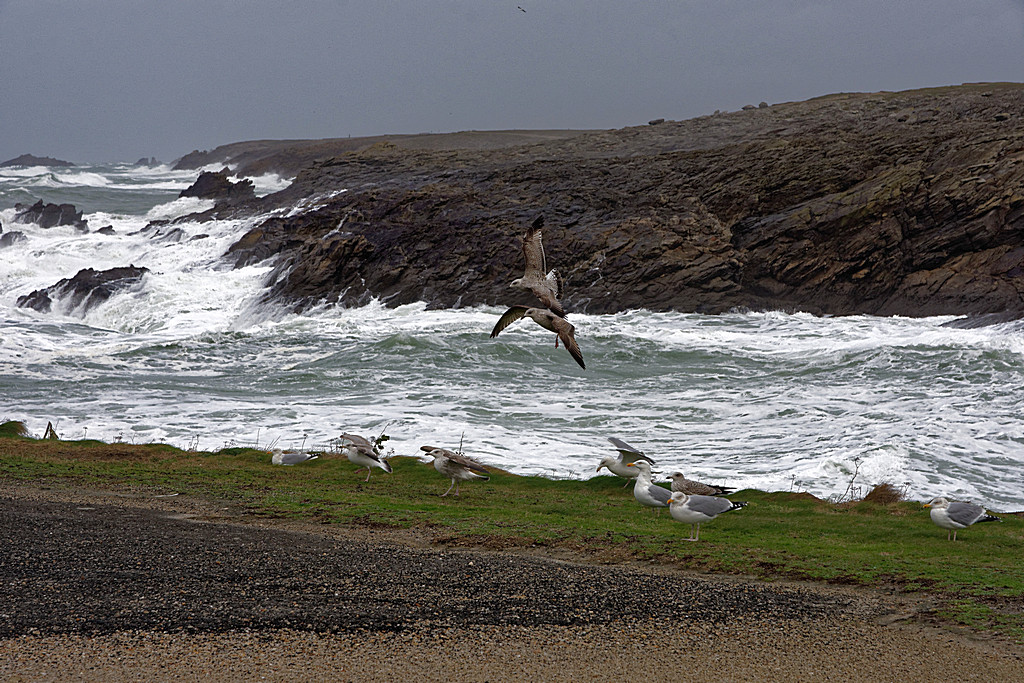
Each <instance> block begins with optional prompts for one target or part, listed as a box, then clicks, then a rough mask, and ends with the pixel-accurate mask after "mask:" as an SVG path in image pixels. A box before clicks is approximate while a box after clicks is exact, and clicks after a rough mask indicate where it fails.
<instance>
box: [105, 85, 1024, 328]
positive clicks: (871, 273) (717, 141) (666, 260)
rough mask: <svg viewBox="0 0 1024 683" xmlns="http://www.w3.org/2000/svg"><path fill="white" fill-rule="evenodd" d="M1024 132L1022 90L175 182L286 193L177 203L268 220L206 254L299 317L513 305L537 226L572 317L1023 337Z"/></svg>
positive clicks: (561, 134)
mask: <svg viewBox="0 0 1024 683" xmlns="http://www.w3.org/2000/svg"><path fill="white" fill-rule="evenodd" d="M1022 120H1024V85H1022V84H1014V83H987V84H972V85H962V86H953V87H947V88H931V89H925V90H913V91H906V92H897V93H893V92H881V93H843V94H836V95H830V96H826V97H820V98H816V99H813V100H808V101H806V102H790V103H783V104H775V105H772V106H767V105H766V106H762V107H751V108H749V109H745V110H743V111H739V112H731V113H716V114H715V115H712V116H703V117H699V118H696V119H690V120H687V121H661V120H659V121H652V122H651V124H649V125H646V126H639V127H634V128H624V129H621V130H610V131H497V132H493V133H486V132H477V131H472V132H466V133H454V134H448V135H422V136H380V137H378V138H362V139H340V140H321V141H254V142H247V143H235V144H233V145H225V146H224V147H221V148H217V149H216V150H213V151H212V152H194V153H193V154H191V155H188V156H187V157H186V158H184V159H183V160H182V161H181V163H180V164H179V166H182V167H192V166H195V165H201V164H211V163H224V164H232V165H234V167H235V169H234V172H235V173H237V174H240V175H245V174H253V175H255V174H260V173H266V172H271V171H276V172H281V173H286V174H291V173H295V174H296V176H295V179H294V182H293V183H292V185H291V186H290V187H288V188H287V189H285V190H283V191H281V192H277V193H275V194H271V195H268V196H266V197H262V198H257V197H255V196H253V192H252V185H251V183H249V181H247V180H244V179H243V180H240V181H238V182H235V183H232V182H230V181H229V180H228V176H227V174H226V173H220V174H216V173H212V174H211V173H204V174H203V175H202V176H201V177H200V180H199V181H198V182H197V184H196V186H194V187H193V188H190V190H187V191H186V192H185V193H183V194H186V195H189V196H203V197H210V198H213V199H215V200H217V202H218V203H217V205H216V206H215V207H214V208H213V209H211V210H209V211H207V212H205V213H203V214H198V215H191V216H186V217H183V218H181V219H179V220H182V221H197V220H198V221H205V220H210V219H213V218H232V217H249V218H252V217H263V218H261V219H259V221H258V222H257V223H256V224H255V225H254V226H253V227H252V228H251V229H250V230H249V231H248V232H247V233H246V234H245V235H243V236H242V237H241V238H240V239H239V240H238V241H237V242H236V243H235V244H233V245H232V246H231V247H230V248H229V249H228V251H227V253H225V255H224V256H225V258H226V259H227V260H228V261H229V262H230V263H231V264H233V265H234V266H235V267H242V266H246V265H249V264H253V263H259V262H268V263H271V264H273V266H274V268H273V271H272V272H271V273H270V274H269V275H268V277H267V287H268V289H267V293H266V295H265V300H266V302H268V303H272V304H276V305H278V306H279V307H281V308H282V309H283V310H288V311H296V312H301V311H303V310H305V309H308V308H310V307H312V306H317V305H321V304H323V303H337V304H341V305H347V306H352V305H360V304H363V303H366V302H367V301H369V300H370V299H371V298H377V299H379V300H380V301H382V302H384V303H385V304H386V305H388V306H397V305H401V304H406V303H412V302H417V301H425V302H427V304H428V305H429V306H430V307H433V308H447V307H460V306H472V305H478V304H488V305H508V304H513V303H526V304H530V303H532V302H531V301H529V300H524V297H522V295H518V294H515V295H513V294H512V293H511V292H510V291H509V289H508V283H509V282H510V281H511V280H513V279H514V278H516V277H518V276H519V275H520V274H521V269H522V257H521V254H520V251H519V246H518V241H519V236H520V234H521V233H522V231H523V230H524V228H525V226H526V225H528V224H529V223H530V222H531V221H532V220H533V219H534V218H535V217H536V216H537V215H539V214H543V215H544V216H545V218H546V227H545V232H544V240H545V247H546V251H547V254H548V261H549V265H550V266H556V267H557V268H558V269H559V271H560V273H561V275H562V277H563V280H564V284H565V291H566V295H565V296H564V297H563V303H565V304H566V306H567V309H568V310H569V311H570V312H572V311H576V312H588V313H595V314H599V313H615V312H620V311H624V310H629V309H635V308H645V309H649V310H655V311H662V310H673V311H681V312H701V313H711V314H715V313H721V312H725V311H729V310H735V309H740V310H784V311H805V312H810V313H813V314H817V315H848V314H873V315H886V316H888V315H905V316H926V315H975V316H989V317H987V318H979V319H981V320H985V321H991V320H1007V319H1014V318H1020V317H1024V126H1022V124H1021V121H1022ZM267 216H269V217H267ZM154 227H156V228H159V229H154V230H153V231H152V234H153V236H154V239H157V238H161V235H163V234H164V232H163V230H164V228H165V227H166V226H165V225H164V224H161V225H159V226H154ZM125 265H128V264H125ZM99 276H100V279H101V280H102V277H103V274H102V273H100V274H99ZM528 298H529V297H526V299H528Z"/></svg>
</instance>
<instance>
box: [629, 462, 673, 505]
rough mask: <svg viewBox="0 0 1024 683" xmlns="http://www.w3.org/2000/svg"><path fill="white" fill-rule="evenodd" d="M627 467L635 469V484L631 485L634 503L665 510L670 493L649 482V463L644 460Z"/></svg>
mask: <svg viewBox="0 0 1024 683" xmlns="http://www.w3.org/2000/svg"><path fill="white" fill-rule="evenodd" d="M627 467H635V468H636V469H637V472H638V473H637V475H636V483H634V484H633V497H634V498H636V502H638V503H640V504H641V505H646V506H647V507H650V508H667V507H668V499H669V498H671V497H672V492H671V491H669V490H668V489H667V488H665V487H663V486H658V485H656V484H655V483H654V482H653V481H651V463H649V462H647V461H646V460H637V461H636V462H631V463H629V464H628V465H627Z"/></svg>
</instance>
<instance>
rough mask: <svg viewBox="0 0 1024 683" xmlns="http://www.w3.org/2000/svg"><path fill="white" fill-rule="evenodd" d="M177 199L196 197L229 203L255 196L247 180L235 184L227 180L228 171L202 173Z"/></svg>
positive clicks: (252, 186)
mask: <svg viewBox="0 0 1024 683" xmlns="http://www.w3.org/2000/svg"><path fill="white" fill-rule="evenodd" d="M178 196H179V197H198V198H200V199H217V200H226V201H229V202H234V201H242V200H245V199H252V198H253V197H255V196H256V192H255V186H254V185H253V183H252V181H251V180H249V179H248V178H244V179H242V180H239V181H238V182H236V183H233V182H231V181H230V180H228V171H227V169H224V170H223V171H203V172H202V173H200V174H199V178H197V179H196V182H194V183H192V185H191V187H188V188H186V189H184V190H182V191H181V194H179V195H178Z"/></svg>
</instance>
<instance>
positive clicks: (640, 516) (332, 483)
mask: <svg viewBox="0 0 1024 683" xmlns="http://www.w3.org/2000/svg"><path fill="white" fill-rule="evenodd" d="M12 432H13V428H7V426H6V424H4V425H0V481H3V482H5V483H6V484H16V483H18V482H23V483H26V484H34V485H40V484H43V485H47V486H61V485H76V486H90V487H96V488H103V487H109V488H118V489H120V488H132V489H143V490H147V491H152V492H153V493H170V492H178V493H182V494H190V495H197V496H208V497H215V498H218V499H222V500H227V501H231V502H234V503H236V504H239V505H242V506H244V507H245V508H246V509H247V510H248V511H249V512H250V513H252V514H256V515H265V516H273V517H284V518H295V519H303V520H310V521H315V522H320V523H329V524H337V525H348V526H363V527H377V528H380V527H389V528H404V529H419V530H423V531H425V532H427V533H429V534H431V535H432V537H433V538H434V539H435V541H436V542H440V543H445V544H450V545H464V546H479V547H486V548H516V547H548V548H552V549H565V550H570V551H572V552H575V553H580V554H582V555H584V556H587V557H590V558H591V559H592V560H595V561H605V562H620V561H626V560H645V561H653V562H657V563H664V564H669V565H674V566H676V567H679V568H683V569H690V570H696V571H701V572H710V573H727V574H743V575H753V576H757V577H760V578H763V579H767V580H772V579H801V580H812V581H823V582H829V583H841V584H852V585H860V586H867V587H885V588H890V587H896V588H898V589H900V590H903V591H927V592H928V593H929V595H933V596H935V597H937V598H939V600H940V602H941V607H940V608H939V610H938V611H937V613H936V614H937V616H939V617H941V618H943V619H947V620H950V621H953V622H956V623H960V624H964V625H966V626H969V627H971V628H975V629H981V630H988V631H995V632H999V633H1001V634H1004V635H1008V636H1011V637H1013V638H1015V639H1018V640H1021V641H1024V614H1022V610H1021V607H1022V603H1024V562H1022V561H1021V557H1022V555H1024V552H1022V551H1024V520H1021V519H1019V518H1017V517H1015V516H1012V515H1006V516H1004V522H1003V523H1001V524H997V523H989V524H981V525H977V526H975V527H971V528H970V529H967V530H964V531H963V532H961V534H960V540H958V541H957V542H955V543H952V542H949V541H947V540H946V532H945V530H943V529H940V528H938V527H937V526H935V525H933V524H932V523H931V521H930V519H929V517H928V512H927V510H925V509H923V508H922V507H921V504H920V503H918V502H901V503H894V504H890V505H878V504H874V503H869V502H859V503H853V504H846V505H836V504H832V503H828V502H826V501H822V500H818V499H816V498H814V497H812V496H809V495H807V494H792V493H765V492H761V491H749V490H748V491H741V492H739V493H737V494H735V495H733V496H731V498H732V499H734V500H746V501H749V503H750V504H749V506H748V507H746V508H744V509H743V510H739V511H737V512H731V513H728V514H725V515H722V516H721V517H719V518H718V519H716V520H714V521H713V522H711V523H709V524H706V525H703V526H702V528H701V540H700V542H699V543H690V542H686V541H684V540H683V539H684V538H685V537H686V536H687V535H688V534H689V527H688V526H687V525H683V524H680V523H678V522H676V521H674V520H673V519H672V518H671V517H670V516H669V514H668V512H667V511H664V510H661V511H657V512H655V511H652V510H650V509H647V508H641V507H640V506H639V505H637V503H636V502H635V501H634V500H633V496H632V494H631V491H630V489H628V488H623V487H622V481H621V480H620V479H618V478H614V477H610V476H605V477H596V478H593V479H590V480H587V481H562V480H549V479H545V478H541V477H521V476H516V475H512V474H508V473H503V472H496V473H494V474H493V476H492V477H491V479H490V481H487V482H464V483H463V484H462V495H461V496H460V497H459V498H454V497H452V496H449V497H447V498H441V497H440V494H441V493H443V492H444V491H445V489H447V488H448V484H449V482H448V480H446V479H444V478H442V477H441V476H440V475H439V474H437V472H435V471H434V469H433V468H432V467H430V466H428V465H424V464H422V463H421V462H419V461H418V460H416V459H414V458H405V457H396V458H393V459H392V461H391V462H392V466H393V467H394V473H393V474H391V475H387V474H384V473H383V472H381V471H380V470H374V472H373V476H372V479H371V480H370V482H369V483H368V484H367V483H364V482H363V478H364V476H365V475H359V474H356V473H355V466H353V465H351V464H350V463H349V462H348V461H347V460H346V459H345V458H344V457H341V456H337V455H330V454H327V455H325V456H324V457H321V458H319V459H317V460H313V461H310V462H308V463H304V464H302V465H298V466H295V467H279V466H274V465H271V464H270V457H269V456H268V455H267V454H266V453H265V452H263V451H256V450H251V449H244V448H232V449H225V450H222V451H219V452H216V453H193V452H185V451H181V450H179V449H176V448H173V447H171V446H166V445H159V444H157V445H145V446H131V445H127V444H104V443H102V442H98V441H75V442H68V441H42V440H35V439H31V438H26V437H23V436H18V435H16V434H14V433H12Z"/></svg>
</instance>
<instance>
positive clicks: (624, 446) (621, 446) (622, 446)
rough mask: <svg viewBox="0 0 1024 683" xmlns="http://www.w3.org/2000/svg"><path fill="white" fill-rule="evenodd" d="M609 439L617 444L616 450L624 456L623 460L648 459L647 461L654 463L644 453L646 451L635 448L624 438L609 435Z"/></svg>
mask: <svg viewBox="0 0 1024 683" xmlns="http://www.w3.org/2000/svg"><path fill="white" fill-rule="evenodd" d="M608 440H609V441H611V442H612V445H613V446H615V450H617V451H618V452H619V454H620V455H621V456H622V462H627V463H628V462H636V461H637V460H646V461H647V462H649V463H651V464H652V465H653V464H654V461H653V460H651V459H650V458H648V457H647V456H646V455H644V452H643V451H642V450H640V449H639V448H634V447H633V446H630V445H629V444H628V443H626V442H625V441H623V440H622V439H617V438H615V437H614V436H609V437H608Z"/></svg>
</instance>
